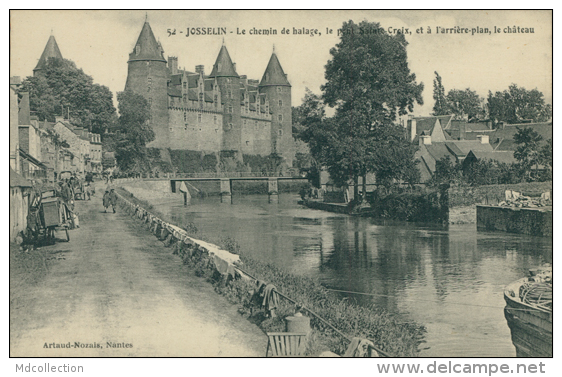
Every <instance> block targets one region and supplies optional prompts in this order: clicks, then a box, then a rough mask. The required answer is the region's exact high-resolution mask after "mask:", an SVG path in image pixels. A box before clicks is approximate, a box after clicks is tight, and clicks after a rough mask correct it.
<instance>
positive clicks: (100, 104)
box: [21, 58, 116, 134]
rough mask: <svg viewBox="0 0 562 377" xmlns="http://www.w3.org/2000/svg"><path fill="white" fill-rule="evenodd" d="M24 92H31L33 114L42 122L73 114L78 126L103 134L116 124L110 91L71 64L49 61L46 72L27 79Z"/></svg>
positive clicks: (72, 116) (65, 61) (67, 61)
mask: <svg viewBox="0 0 562 377" xmlns="http://www.w3.org/2000/svg"><path fill="white" fill-rule="evenodd" d="M21 90H22V91H28V92H29V101H30V108H31V111H32V112H34V113H35V114H36V115H37V116H38V117H39V120H41V121H42V120H47V121H50V122H54V121H55V116H59V115H64V116H67V115H68V114H69V113H70V117H71V120H72V122H73V123H74V124H75V125H77V126H82V127H86V128H88V129H89V130H90V131H91V132H95V133H100V134H102V133H104V132H105V130H107V128H108V127H111V125H112V124H113V123H114V122H115V120H116V112H115V107H114V106H113V94H112V93H111V91H110V90H109V89H108V88H107V87H106V86H103V85H99V84H94V82H93V79H92V77H91V76H89V75H87V74H85V73H84V71H82V70H81V69H79V68H77V67H76V64H74V62H72V61H70V60H66V59H56V58H50V59H49V60H48V61H47V64H46V65H45V69H44V72H43V73H42V74H41V75H39V76H37V77H32V76H30V77H27V78H26V79H25V80H24V82H23V85H22V89H21Z"/></svg>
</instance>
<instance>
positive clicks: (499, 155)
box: [467, 151, 517, 164]
mask: <svg viewBox="0 0 562 377" xmlns="http://www.w3.org/2000/svg"><path fill="white" fill-rule="evenodd" d="M471 155H472V156H474V157H476V159H478V160H495V161H499V162H503V163H506V164H511V163H514V162H516V161H517V160H516V159H515V157H513V152H512V151H492V152H483V151H470V152H469V154H468V156H471ZM468 156H467V157H468Z"/></svg>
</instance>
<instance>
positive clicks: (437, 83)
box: [432, 71, 449, 116]
mask: <svg viewBox="0 0 562 377" xmlns="http://www.w3.org/2000/svg"><path fill="white" fill-rule="evenodd" d="M433 99H434V100H435V104H434V105H433V114H432V115H434V116H438V115H449V104H448V102H447V97H446V96H445V88H444V87H443V82H442V81H441V76H439V73H437V71H435V78H434V79H433Z"/></svg>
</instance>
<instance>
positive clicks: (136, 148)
mask: <svg viewBox="0 0 562 377" xmlns="http://www.w3.org/2000/svg"><path fill="white" fill-rule="evenodd" d="M117 101H118V102H119V114H120V115H119V121H118V124H117V127H116V128H115V136H114V147H115V154H116V156H115V158H116V160H117V164H118V165H119V168H120V169H121V170H122V171H135V172H141V171H146V170H148V169H150V166H149V162H148V161H149V159H148V155H147V148H146V144H148V143H150V142H151V141H152V140H154V131H153V130H152V127H151V126H150V125H149V124H148V121H149V119H150V106H149V104H148V101H147V100H146V99H145V98H144V97H143V96H142V95H140V94H137V93H133V92H132V91H124V92H119V93H117Z"/></svg>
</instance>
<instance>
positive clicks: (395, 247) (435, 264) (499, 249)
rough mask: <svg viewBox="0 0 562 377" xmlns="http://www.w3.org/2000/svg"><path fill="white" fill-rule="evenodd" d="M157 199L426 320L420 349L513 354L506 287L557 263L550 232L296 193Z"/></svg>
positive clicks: (214, 230)
mask: <svg viewBox="0 0 562 377" xmlns="http://www.w3.org/2000/svg"><path fill="white" fill-rule="evenodd" d="M177 198H178V199H177V202H174V201H172V202H171V201H170V198H169V197H167V198H165V199H157V198H152V199H151V200H150V201H151V203H153V204H155V205H156V206H157V208H158V210H159V211H161V212H164V213H167V214H169V215H170V216H171V217H172V218H173V220H174V222H175V223H176V224H177V225H180V226H185V225H186V224H187V223H189V222H192V223H194V224H195V225H196V226H197V228H198V229H199V233H200V234H203V235H205V234H208V235H213V236H214V237H216V235H219V236H220V237H231V238H234V239H235V240H236V242H237V243H238V244H239V245H240V247H241V249H242V250H244V253H247V254H248V255H251V256H252V257H253V258H255V259H259V260H262V261H267V262H270V263H272V264H274V265H276V266H278V267H282V268H284V269H286V270H288V271H291V272H292V273H294V274H298V275H304V276H310V277H316V278H318V279H319V280H320V281H321V282H322V283H323V284H324V285H325V286H327V287H329V288H332V289H338V290H343V291H351V292H363V293H367V294H369V295H358V294H342V296H346V297H349V299H352V300H357V301H359V302H360V303H362V304H374V305H376V306H377V307H383V308H385V309H387V310H388V311H390V312H391V313H394V314H395V315H396V316H397V317H398V318H399V319H400V321H404V322H406V321H415V322H417V323H419V324H422V325H424V326H426V328H427V334H426V337H425V340H426V343H424V344H422V348H423V350H422V352H421V354H420V355H421V356H428V357H431V356H441V357H486V356H489V357H492V356H493V357H512V356H515V348H514V346H513V344H512V343H511V338H510V331H509V328H508V326H507V323H506V320H505V319H504V315H503V307H504V300H503V287H504V286H505V285H506V284H508V283H510V282H512V281H514V280H517V279H519V278H521V277H523V276H525V275H526V274H527V271H528V269H529V268H532V267H535V266H537V265H541V264H543V263H545V262H548V263H552V241H551V239H550V238H540V237H531V236H525V235H516V234H508V233H501V232H477V231H476V225H474V224H467V225H451V226H449V227H448V228H443V227H440V226H436V225H428V224H410V223H404V222H399V223H381V222H380V221H377V220H375V219H370V218H358V217H351V216H347V215H339V214H334V213H328V212H323V211H319V210H312V209H308V208H304V207H302V206H299V205H298V204H297V200H298V199H299V198H298V196H297V195H293V194H282V195H280V197H279V203H278V204H269V203H268V198H267V195H248V196H234V197H233V204H231V205H230V204H221V203H220V198H219V197H208V198H205V199H198V198H194V199H193V200H192V203H191V205H190V206H188V207H184V206H183V205H182V199H181V196H179V195H178V196H177Z"/></svg>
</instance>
